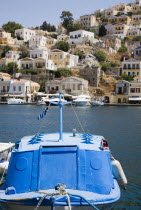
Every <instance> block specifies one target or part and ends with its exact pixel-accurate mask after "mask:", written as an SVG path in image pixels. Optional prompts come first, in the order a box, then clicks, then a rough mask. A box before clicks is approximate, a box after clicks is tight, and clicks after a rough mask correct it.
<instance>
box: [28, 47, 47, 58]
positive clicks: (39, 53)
mask: <svg viewBox="0 0 141 210" xmlns="http://www.w3.org/2000/svg"><path fill="white" fill-rule="evenodd" d="M30 58H44V59H48V50H44V49H40V48H35V49H33V50H30Z"/></svg>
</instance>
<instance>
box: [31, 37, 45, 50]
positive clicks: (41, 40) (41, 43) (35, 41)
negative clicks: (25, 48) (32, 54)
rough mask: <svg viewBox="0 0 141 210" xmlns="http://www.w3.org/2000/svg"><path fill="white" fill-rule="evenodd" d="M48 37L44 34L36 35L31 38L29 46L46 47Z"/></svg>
mask: <svg viewBox="0 0 141 210" xmlns="http://www.w3.org/2000/svg"><path fill="white" fill-rule="evenodd" d="M46 42H47V38H46V37H44V36H39V35H34V36H31V37H30V39H29V48H32V49H34V48H37V47H38V48H40V47H41V48H45V47H46Z"/></svg>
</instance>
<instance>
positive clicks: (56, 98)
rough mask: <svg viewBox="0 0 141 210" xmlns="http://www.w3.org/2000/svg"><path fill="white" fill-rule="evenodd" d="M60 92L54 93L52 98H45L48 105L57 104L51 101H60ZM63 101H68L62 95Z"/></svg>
mask: <svg viewBox="0 0 141 210" xmlns="http://www.w3.org/2000/svg"><path fill="white" fill-rule="evenodd" d="M59 100H60V99H59V94H54V95H52V97H51V98H47V99H46V100H45V103H46V105H47V106H48V105H49V104H50V105H51V106H53V105H55V104H53V103H51V102H57V103H58V102H59ZM62 102H63V103H65V102H67V101H66V100H65V99H64V98H63V96H62Z"/></svg>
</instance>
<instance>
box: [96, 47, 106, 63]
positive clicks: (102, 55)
mask: <svg viewBox="0 0 141 210" xmlns="http://www.w3.org/2000/svg"><path fill="white" fill-rule="evenodd" d="M94 56H95V57H96V59H97V60H98V61H99V62H101V61H105V60H106V59H107V55H106V53H105V52H103V51H100V50H96V51H95V52H94Z"/></svg>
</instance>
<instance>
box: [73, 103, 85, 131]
mask: <svg viewBox="0 0 141 210" xmlns="http://www.w3.org/2000/svg"><path fill="white" fill-rule="evenodd" d="M71 107H72V109H73V111H74V113H75V116H76V118H77V120H78V123H79V124H80V127H81V129H82V133H85V130H84V128H83V125H82V123H81V122H80V120H79V117H78V115H77V113H76V111H75V109H74V107H73V105H72V104H71Z"/></svg>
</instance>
